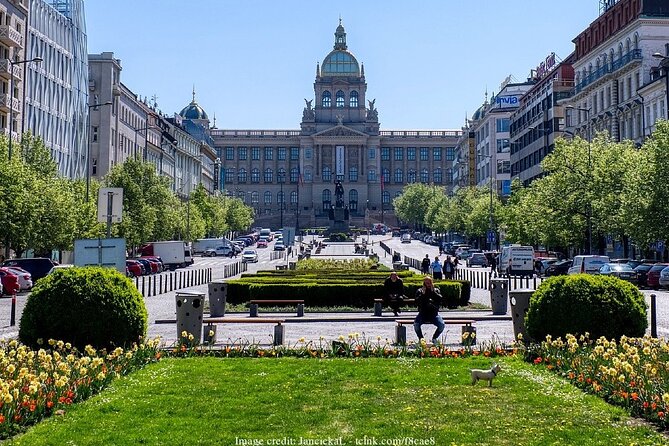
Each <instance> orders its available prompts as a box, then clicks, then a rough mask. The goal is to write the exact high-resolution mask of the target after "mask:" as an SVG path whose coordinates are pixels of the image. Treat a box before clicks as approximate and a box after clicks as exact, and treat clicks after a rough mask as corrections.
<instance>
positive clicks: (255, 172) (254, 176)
mask: <svg viewBox="0 0 669 446" xmlns="http://www.w3.org/2000/svg"><path fill="white" fill-rule="evenodd" d="M251 183H260V169H251Z"/></svg>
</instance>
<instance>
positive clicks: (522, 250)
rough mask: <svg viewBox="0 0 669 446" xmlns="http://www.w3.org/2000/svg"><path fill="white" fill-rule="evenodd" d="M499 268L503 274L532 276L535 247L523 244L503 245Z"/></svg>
mask: <svg viewBox="0 0 669 446" xmlns="http://www.w3.org/2000/svg"><path fill="white" fill-rule="evenodd" d="M497 268H498V272H499V274H500V275H501V276H532V275H533V274H534V248H533V247H531V246H521V245H509V246H502V251H501V252H500V254H499V262H498V263H497Z"/></svg>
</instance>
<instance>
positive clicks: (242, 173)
mask: <svg viewBox="0 0 669 446" xmlns="http://www.w3.org/2000/svg"><path fill="white" fill-rule="evenodd" d="M237 181H239V182H240V183H246V169H244V168H243V167H242V168H241V169H239V173H238V174H237Z"/></svg>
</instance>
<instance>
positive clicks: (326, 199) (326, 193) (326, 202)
mask: <svg viewBox="0 0 669 446" xmlns="http://www.w3.org/2000/svg"><path fill="white" fill-rule="evenodd" d="M321 197H322V201H323V210H324V211H329V210H330V203H331V201H330V200H331V197H332V193H331V192H330V189H324V190H323V194H322V195H321Z"/></svg>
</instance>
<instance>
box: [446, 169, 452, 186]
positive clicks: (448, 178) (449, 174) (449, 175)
mask: <svg viewBox="0 0 669 446" xmlns="http://www.w3.org/2000/svg"><path fill="white" fill-rule="evenodd" d="M452 182H453V169H451V168H450V167H448V168H447V169H446V183H447V184H451V183H452Z"/></svg>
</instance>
